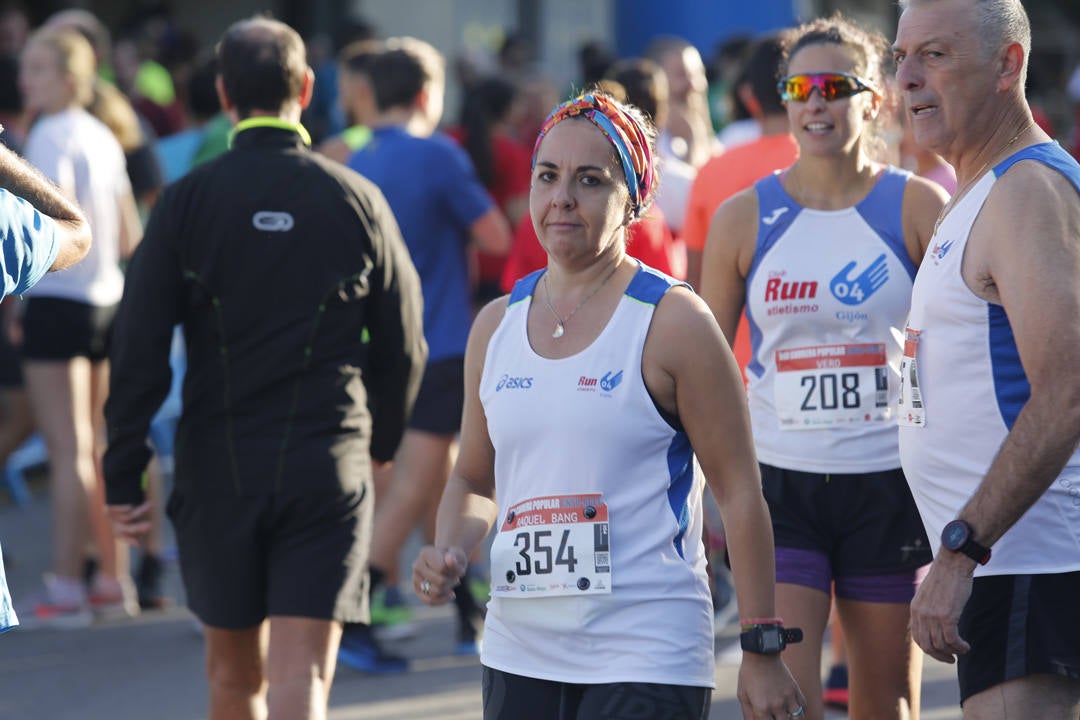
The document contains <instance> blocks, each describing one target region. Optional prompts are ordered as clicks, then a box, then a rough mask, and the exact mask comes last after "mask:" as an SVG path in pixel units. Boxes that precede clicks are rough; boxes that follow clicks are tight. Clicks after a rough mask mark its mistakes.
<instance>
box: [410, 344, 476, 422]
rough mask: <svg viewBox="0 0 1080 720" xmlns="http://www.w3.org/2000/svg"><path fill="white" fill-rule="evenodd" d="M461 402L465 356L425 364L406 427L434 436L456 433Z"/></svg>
mask: <svg viewBox="0 0 1080 720" xmlns="http://www.w3.org/2000/svg"><path fill="white" fill-rule="evenodd" d="M464 405H465V358H448V359H446V360H436V361H435V362H433V363H428V366H427V367H426V368H424V377H423V379H422V380H421V381H420V392H419V393H418V394H417V396H416V404H415V405H413V410H412V415H411V416H410V418H409V428H410V429H412V430H423V431H424V432H429V433H434V434H436V435H456V434H457V433H458V431H459V430H461V411H462V409H463V408H464Z"/></svg>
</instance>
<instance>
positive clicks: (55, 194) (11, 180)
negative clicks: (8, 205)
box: [0, 145, 90, 270]
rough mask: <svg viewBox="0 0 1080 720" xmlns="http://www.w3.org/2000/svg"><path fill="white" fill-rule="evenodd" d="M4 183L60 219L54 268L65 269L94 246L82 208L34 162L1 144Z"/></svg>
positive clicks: (41, 210)
mask: <svg viewBox="0 0 1080 720" xmlns="http://www.w3.org/2000/svg"><path fill="white" fill-rule="evenodd" d="M0 187H2V188H4V189H5V190H7V191H8V192H10V193H11V194H13V195H17V196H18V197H21V198H22V199H23V200H26V201H27V202H28V203H30V204H31V205H33V206H34V208H35V209H36V210H37V211H38V212H39V213H41V214H42V215H47V216H48V217H50V218H52V219H53V220H54V221H55V222H56V230H57V244H58V248H57V253H56V260H55V261H54V262H53V264H52V267H51V268H50V270H63V269H64V268H66V267H69V266H71V265H74V264H75V263H77V262H79V261H80V260H82V259H83V258H84V257H86V253H87V252H89V250H90V225H89V223H87V221H86V218H85V217H84V216H83V214H82V211H81V210H79V208H78V206H77V205H75V204H74V203H73V202H71V201H70V200H68V199H67V198H66V197H64V195H63V193H61V192H60V190H59V188H57V187H56V186H55V185H53V184H52V183H51V182H49V180H48V179H47V178H46V177H45V176H44V175H42V174H41V173H40V172H38V171H37V170H36V169H35V168H34V166H33V165H31V164H30V163H28V162H26V161H25V160H23V159H22V158H20V157H19V156H18V155H16V154H15V153H13V152H11V150H8V149H7V148H6V147H4V146H3V145H0Z"/></svg>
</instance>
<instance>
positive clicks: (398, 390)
mask: <svg viewBox="0 0 1080 720" xmlns="http://www.w3.org/2000/svg"><path fill="white" fill-rule="evenodd" d="M218 60H219V72H220V75H219V77H218V80H217V83H218V93H219V95H220V97H221V101H222V107H223V108H224V109H225V110H226V111H227V112H228V113H230V115H231V116H232V118H233V120H234V122H237V125H236V128H235V130H234V142H233V147H232V149H231V151H230V152H228V153H226V154H224V155H223V156H221V157H220V158H218V159H217V160H215V161H213V162H211V163H208V164H206V165H203V166H201V167H199V168H197V169H196V170H194V171H193V172H192V173H190V174H189V175H187V176H186V177H185V178H183V179H181V180H180V181H179V182H177V183H176V184H175V185H172V186H170V187H169V188H168V189H167V190H166V191H165V193H164V194H163V196H162V197H161V200H160V201H159V202H158V204H157V206H156V207H155V208H154V211H153V214H152V215H151V218H150V221H149V224H148V226H147V229H146V236H145V238H144V240H143V242H142V244H141V245H140V246H139V249H138V251H137V252H136V254H135V256H134V257H133V259H132V262H131V266H130V269H129V271H128V275H127V282H126V286H125V290H124V298H123V300H122V302H121V304H120V309H119V312H118V314H117V317H116V325H115V329H114V333H115V335H114V338H113V350H112V355H111V358H110V359H111V362H112V378H111V387H112V392H111V395H110V397H109V400H108V403H107V405H106V411H105V413H106V421H107V426H108V431H109V446H108V450H107V452H106V454H105V480H106V492H107V500H106V502H107V504H108V506H109V513H110V516H111V517H112V520H113V523H114V525H115V527H116V530H117V533H118V534H119V535H120V536H124V537H128V538H132V539H137V538H138V537H139V536H140V535H141V534H142V533H144V532H145V531H146V528H147V516H148V513H149V506H148V505H147V503H146V502H145V500H144V497H143V491H142V486H141V477H142V474H143V471H144V468H145V466H146V463H147V460H148V459H149V456H150V450H149V449H148V447H147V444H146V433H147V428H148V427H149V424H150V420H151V418H152V417H153V415H154V412H155V411H156V410H157V407H158V405H159V403H160V402H161V400H162V399H163V398H164V397H165V395H166V393H167V391H168V387H169V379H170V371H169V363H168V353H169V341H170V337H171V334H172V328H173V326H174V324H175V323H181V324H182V325H183V329H184V338H185V341H186V345H187V360H188V369H187V376H186V378H185V381H184V392H183V408H184V409H183V414H182V416H181V419H180V422H179V426H178V430H177V438H176V448H175V458H176V469H175V480H176V487H175V490H174V492H173V494H172V496H171V498H170V500H169V504H168V513H169V516H170V518H171V519H172V521H173V524H174V526H175V529H176V536H177V542H178V545H179V549H180V567H181V572H182V574H183V578H184V584H185V587H186V590H187V596H188V603H189V605H190V607H191V609H192V610H193V612H194V613H195V614H196V615H197V616H198V617H199V619H200V620H201V621H202V622H203V624H204V626H205V636H206V643H207V674H208V676H209V681H210V718H211V720H215V719H217V718H229V719H230V720H231V719H234V718H261V717H264V716H265V715H266V712H267V699H266V698H267V692H266V686H267V684H268V685H269V704H270V708H269V710H270V715H271V716H272V717H288V718H316V717H318V718H322V717H325V713H326V704H327V697H328V694H329V689H330V684H331V682H332V680H333V674H334V658H335V656H336V653H337V646H338V641H339V638H340V628H341V625H340V623H341V622H343V621H350V622H352V621H366V620H367V605H366V593H365V585H366V582H367V555H368V541H369V536H370V530H371V512H372V501H373V495H372V492H371V482H370V480H371V465H372V461H374V462H376V463H383V462H389V461H390V459H391V458H392V457H393V454H394V451H395V449H396V448H397V445H398V443H399V441H400V439H401V435H402V432H403V431H404V428H405V421H406V419H407V417H408V414H409V411H410V408H411V405H412V402H413V399H414V397H415V394H416V389H417V387H418V383H419V379H420V374H421V372H422V370H423V367H424V364H425V360H426V346H425V344H424V340H423V334H422V328H421V305H422V300H421V295H420V285H419V281H418V279H417V276H416V271H415V269H414V268H413V265H412V263H411V261H410V260H409V255H408V251H407V250H406V248H405V245H404V242H403V241H402V239H401V236H400V233H399V231H398V228H397V224H396V222H395V221H394V218H393V215H392V214H391V212H390V209H389V207H388V206H387V204H386V201H385V200H384V199H383V197H382V195H381V194H380V193H379V191H378V190H377V189H376V188H375V187H374V186H373V185H372V184H371V183H369V182H367V181H366V180H365V179H363V178H362V177H360V176H359V175H357V174H355V173H353V172H351V171H349V170H347V169H346V168H344V167H342V166H340V165H338V164H336V163H333V162H331V161H328V160H326V159H324V158H322V157H320V156H318V155H316V154H314V153H312V152H311V151H310V149H309V148H308V147H306V145H307V144H308V138H307V133H306V132H305V131H304V129H303V127H301V126H300V125H299V118H300V112H301V110H302V109H303V108H304V107H305V106H306V105H307V104H308V102H309V101H310V99H311V90H312V83H313V74H312V72H311V69H310V68H309V67H308V66H307V62H306V59H305V51H304V45H303V42H302V40H301V39H300V37H299V35H297V34H296V32H295V31H293V30H292V29H291V28H289V27H288V26H287V25H284V24H282V23H280V22H277V21H273V20H269V19H265V18H254V19H250V20H245V21H241V22H238V23H236V24H234V25H233V26H232V27H230V28H229V29H228V30H227V31H226V33H225V35H224V37H223V38H222V41H221V44H220V46H219V48H218ZM267 633H268V635H269V644H268V647H269V649H268V651H267V640H266V638H267Z"/></svg>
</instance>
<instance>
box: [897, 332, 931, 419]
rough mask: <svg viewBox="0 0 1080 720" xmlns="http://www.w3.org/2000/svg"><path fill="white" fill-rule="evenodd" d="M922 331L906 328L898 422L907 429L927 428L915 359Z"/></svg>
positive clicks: (901, 367) (898, 402) (901, 361)
mask: <svg viewBox="0 0 1080 720" xmlns="http://www.w3.org/2000/svg"><path fill="white" fill-rule="evenodd" d="M921 335H922V330H912V329H911V328H904V356H903V357H902V358H900V399H899V400H897V403H896V407H897V412H896V420H897V422H899V423H900V424H901V425H903V426H905V427H919V428H921V427H926V408H925V407H923V400H922V390H920V389H919V366H918V363H917V361H916V359H915V356H916V355H917V354H918V350H919V337H920V336H921Z"/></svg>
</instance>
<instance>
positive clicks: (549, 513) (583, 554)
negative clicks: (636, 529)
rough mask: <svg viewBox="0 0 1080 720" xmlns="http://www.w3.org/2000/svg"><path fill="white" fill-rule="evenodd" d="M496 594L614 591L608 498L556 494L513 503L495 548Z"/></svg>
mask: <svg viewBox="0 0 1080 720" xmlns="http://www.w3.org/2000/svg"><path fill="white" fill-rule="evenodd" d="M491 579H492V582H491V585H492V594H493V595H495V596H497V597H502V598H521V597H558V596H564V595H594V594H606V593H610V592H611V547H610V534H609V531H608V507H607V505H606V504H605V503H604V502H603V495H601V494H599V493H596V494H589V495H551V496H547V497H536V498H530V499H528V500H523V501H522V502H519V503H517V504H515V505H512V506H511V507H510V508H509V509H508V510H507V511H506V514H505V515H504V516H503V518H502V523H501V524H500V525H499V532H498V533H497V534H496V535H495V540H494V541H493V542H492V545H491Z"/></svg>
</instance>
